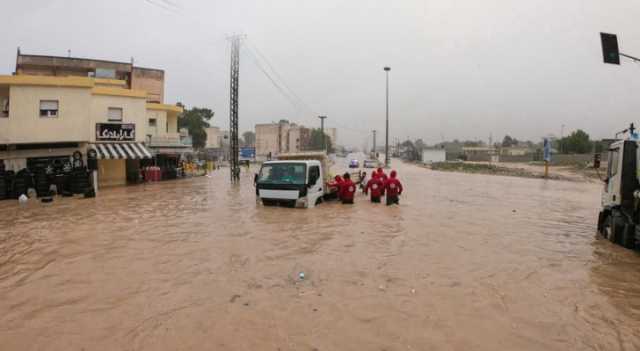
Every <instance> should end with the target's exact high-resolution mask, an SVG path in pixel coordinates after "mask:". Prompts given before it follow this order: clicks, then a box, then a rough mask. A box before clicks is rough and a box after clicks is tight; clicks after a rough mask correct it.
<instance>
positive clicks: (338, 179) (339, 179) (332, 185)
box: [327, 174, 344, 200]
mask: <svg viewBox="0 0 640 351" xmlns="http://www.w3.org/2000/svg"><path fill="white" fill-rule="evenodd" d="M333 179H334V180H333V181H331V182H329V183H328V184H327V186H329V188H335V189H336V191H335V196H336V197H337V198H338V200H339V199H340V192H341V191H342V190H341V188H342V183H343V182H344V180H343V179H342V177H341V176H340V175H339V174H338V175H336V176H335V177H334V178H333Z"/></svg>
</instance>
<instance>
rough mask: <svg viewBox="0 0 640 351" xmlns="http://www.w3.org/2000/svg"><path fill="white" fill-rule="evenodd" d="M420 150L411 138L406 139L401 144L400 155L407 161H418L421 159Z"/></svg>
mask: <svg viewBox="0 0 640 351" xmlns="http://www.w3.org/2000/svg"><path fill="white" fill-rule="evenodd" d="M420 152H421V151H419V150H418V148H417V147H416V145H415V144H414V143H412V142H411V140H406V141H404V142H403V143H402V144H400V155H401V157H402V158H403V159H405V160H407V161H417V160H419V159H420Z"/></svg>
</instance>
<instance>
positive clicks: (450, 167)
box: [425, 162, 605, 182]
mask: <svg viewBox="0 0 640 351" xmlns="http://www.w3.org/2000/svg"><path fill="white" fill-rule="evenodd" d="M425 167H427V168H430V169H432V170H434V171H445V172H462V173H478V174H488V175H501V176H511V177H524V178H544V165H543V164H538V163H499V164H496V163H488V162H437V163H433V164H431V165H427V166H425ZM604 172H605V171H602V170H601V171H600V174H603V173H604ZM547 178H548V179H554V180H565V181H574V182H598V181H599V175H598V172H596V170H594V169H592V168H588V167H586V166H584V165H567V166H552V167H550V168H549V176H548V177H547Z"/></svg>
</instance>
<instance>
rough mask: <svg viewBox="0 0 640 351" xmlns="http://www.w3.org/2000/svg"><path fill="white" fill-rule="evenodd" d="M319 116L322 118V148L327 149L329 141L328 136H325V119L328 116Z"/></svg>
mask: <svg viewBox="0 0 640 351" xmlns="http://www.w3.org/2000/svg"><path fill="white" fill-rule="evenodd" d="M318 118H320V132H321V133H322V150H326V149H327V141H326V138H325V136H324V120H325V118H327V116H318Z"/></svg>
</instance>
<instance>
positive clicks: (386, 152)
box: [384, 67, 391, 168]
mask: <svg viewBox="0 0 640 351" xmlns="http://www.w3.org/2000/svg"><path fill="white" fill-rule="evenodd" d="M384 71H385V72H386V73H387V113H386V122H387V125H386V133H385V142H384V166H385V167H386V168H389V71H391V67H385V68H384Z"/></svg>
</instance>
